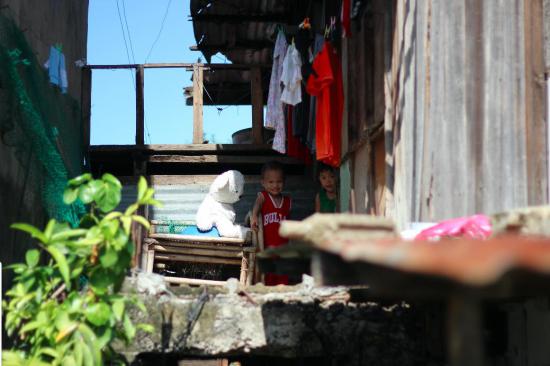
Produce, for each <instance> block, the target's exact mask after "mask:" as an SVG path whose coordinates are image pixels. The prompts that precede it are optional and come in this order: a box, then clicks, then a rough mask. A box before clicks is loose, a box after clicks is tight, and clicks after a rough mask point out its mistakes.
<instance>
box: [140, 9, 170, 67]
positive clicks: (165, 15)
mask: <svg viewBox="0 0 550 366" xmlns="http://www.w3.org/2000/svg"><path fill="white" fill-rule="evenodd" d="M170 4H172V0H168V5H166V11H165V12H164V17H163V18H162V23H161V25H160V29H159V32H158V34H157V38H156V39H155V41H154V42H153V44H152V45H151V48H150V49H149V52H148V53H147V57H145V63H147V60H149V56H151V52H153V49H154V48H155V46H156V45H157V42H158V40H159V39H160V35H161V34H162V30H163V29H164V23H165V22H166V17H167V16H168V10H170Z"/></svg>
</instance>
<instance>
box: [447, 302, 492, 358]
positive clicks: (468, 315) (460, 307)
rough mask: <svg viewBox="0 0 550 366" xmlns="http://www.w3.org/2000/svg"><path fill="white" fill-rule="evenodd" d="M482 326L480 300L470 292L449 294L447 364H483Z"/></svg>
mask: <svg viewBox="0 0 550 366" xmlns="http://www.w3.org/2000/svg"><path fill="white" fill-rule="evenodd" d="M482 326H483V322H482V319H481V303H480V301H479V300H478V299H476V298H475V297H474V296H473V295H471V294H465V293H459V294H453V295H451V297H450V299H449V300H448V305H447V342H448V356H449V359H448V363H449V365H451V366H459V365H468V366H481V365H484V364H485V362H484V361H485V359H484V353H483V329H482Z"/></svg>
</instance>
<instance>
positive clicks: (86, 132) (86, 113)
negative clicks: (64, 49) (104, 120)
mask: <svg viewBox="0 0 550 366" xmlns="http://www.w3.org/2000/svg"><path fill="white" fill-rule="evenodd" d="M80 108H81V113H82V114H81V116H82V149H83V151H84V156H85V157H86V165H87V166H86V167H85V168H86V169H87V170H89V167H90V159H89V157H88V156H89V153H88V148H89V147H90V128H91V122H90V120H91V118H90V117H91V109H92V69H90V68H87V67H85V68H83V69H82V78H81V84H80Z"/></svg>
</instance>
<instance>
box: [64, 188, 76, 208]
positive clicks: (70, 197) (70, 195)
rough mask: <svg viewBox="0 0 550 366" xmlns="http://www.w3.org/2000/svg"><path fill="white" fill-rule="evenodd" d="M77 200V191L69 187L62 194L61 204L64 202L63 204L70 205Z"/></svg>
mask: <svg viewBox="0 0 550 366" xmlns="http://www.w3.org/2000/svg"><path fill="white" fill-rule="evenodd" d="M77 198H78V190H76V189H73V188H71V187H67V188H65V191H64V192H63V202H65V204H67V205H70V204H71V203H73V202H74V201H76V199H77Z"/></svg>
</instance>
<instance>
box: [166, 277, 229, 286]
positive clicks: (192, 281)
mask: <svg viewBox="0 0 550 366" xmlns="http://www.w3.org/2000/svg"><path fill="white" fill-rule="evenodd" d="M164 281H165V282H168V283H173V284H175V285H199V286H201V285H207V286H224V285H225V284H226V281H213V280H200V279H196V278H184V277H168V276H165V277H164Z"/></svg>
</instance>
